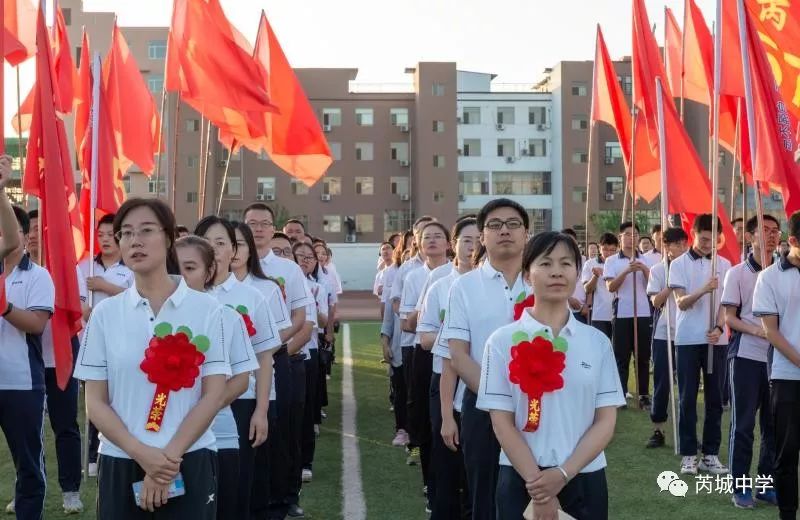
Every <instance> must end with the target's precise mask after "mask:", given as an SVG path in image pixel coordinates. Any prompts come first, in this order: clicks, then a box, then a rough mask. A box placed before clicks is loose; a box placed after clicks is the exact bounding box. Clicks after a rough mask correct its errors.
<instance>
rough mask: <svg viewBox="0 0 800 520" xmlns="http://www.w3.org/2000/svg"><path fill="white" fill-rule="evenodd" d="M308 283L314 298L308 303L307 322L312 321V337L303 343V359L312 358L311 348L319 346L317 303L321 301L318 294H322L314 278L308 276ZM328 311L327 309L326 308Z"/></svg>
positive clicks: (301, 350)
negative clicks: (310, 278) (318, 299)
mask: <svg viewBox="0 0 800 520" xmlns="http://www.w3.org/2000/svg"><path fill="white" fill-rule="evenodd" d="M305 282H306V284H307V285H308V291H309V292H310V293H311V296H312V298H314V299H313V300H311V303H309V304H308V305H306V322H307V323H311V324H312V327H311V338H310V339H309V340H308V341H307V342H306V344H305V345H303V348H301V349H300V352H299V353H300V354H302V355H303V359H310V358H311V352H310V351H311V349H317V348H318V342H319V337H318V336H317V323H318V320H317V305H319V302H318V301H317V299H316V298H317V295H318V294H320V284H318V283H317V282H315V281H313V280H309V279H307V278H306V280H305ZM326 312H327V309H326Z"/></svg>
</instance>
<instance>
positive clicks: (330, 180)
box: [322, 177, 342, 195]
mask: <svg viewBox="0 0 800 520" xmlns="http://www.w3.org/2000/svg"><path fill="white" fill-rule="evenodd" d="M322 193H323V194H325V195H341V194H342V178H341V177H325V178H323V179H322Z"/></svg>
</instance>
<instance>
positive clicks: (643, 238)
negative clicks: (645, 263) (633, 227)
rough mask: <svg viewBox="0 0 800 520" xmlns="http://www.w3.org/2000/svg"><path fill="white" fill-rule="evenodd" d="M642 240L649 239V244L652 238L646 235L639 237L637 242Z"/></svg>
mask: <svg viewBox="0 0 800 520" xmlns="http://www.w3.org/2000/svg"><path fill="white" fill-rule="evenodd" d="M642 240H647V241H649V242H650V243H651V244H652V243H653V239H652V238H650V237H648V236H643V237H639V242H641V241H642Z"/></svg>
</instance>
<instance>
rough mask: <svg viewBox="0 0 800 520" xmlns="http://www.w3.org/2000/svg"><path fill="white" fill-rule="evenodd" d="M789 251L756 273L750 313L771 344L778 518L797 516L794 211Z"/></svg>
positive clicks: (798, 352) (797, 232) (797, 220)
mask: <svg viewBox="0 0 800 520" xmlns="http://www.w3.org/2000/svg"><path fill="white" fill-rule="evenodd" d="M788 227H789V229H788V232H789V246H790V250H789V254H788V255H786V256H784V257H781V258H780V259H779V260H778V261H776V262H775V263H774V264H772V265H771V266H770V267H768V268H766V269H764V270H763V271H762V272H761V274H760V275H759V276H758V280H757V281H756V288H755V292H754V296H753V315H755V316H758V317H760V318H761V323H762V325H763V327H764V330H766V332H767V341H769V343H770V344H771V345H772V346H773V347H774V350H773V354H772V367H771V372H770V380H771V383H772V396H771V398H770V402H771V412H772V417H773V419H774V421H775V424H774V427H775V471H774V473H773V477H774V482H775V491H776V493H777V495H778V510H779V511H780V518H781V519H788V518H796V515H797V501H798V498H797V485H798V481H797V458H798V453H800V319H797V295H798V294H800V212H795V213H793V214H792V216H791V217H789V225H788Z"/></svg>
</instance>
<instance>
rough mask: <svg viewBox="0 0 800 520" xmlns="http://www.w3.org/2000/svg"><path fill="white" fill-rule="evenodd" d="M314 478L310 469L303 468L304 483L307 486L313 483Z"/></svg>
mask: <svg viewBox="0 0 800 520" xmlns="http://www.w3.org/2000/svg"><path fill="white" fill-rule="evenodd" d="M313 476H314V475H313V473H311V470H310V469H306V468H303V483H305V484H307V483H309V482H311V477H313Z"/></svg>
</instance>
